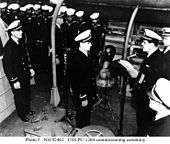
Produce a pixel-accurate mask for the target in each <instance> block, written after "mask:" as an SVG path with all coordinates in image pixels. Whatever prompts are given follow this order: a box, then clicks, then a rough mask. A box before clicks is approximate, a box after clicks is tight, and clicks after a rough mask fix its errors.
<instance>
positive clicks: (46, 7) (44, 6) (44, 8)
mask: <svg viewBox="0 0 170 144" xmlns="http://www.w3.org/2000/svg"><path fill="white" fill-rule="evenodd" d="M42 10H47V11H49V12H51V11H52V10H53V7H51V6H49V5H43V6H42Z"/></svg>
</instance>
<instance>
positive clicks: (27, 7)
mask: <svg viewBox="0 0 170 144" xmlns="http://www.w3.org/2000/svg"><path fill="white" fill-rule="evenodd" d="M25 7H26V9H30V8H33V7H34V6H33V4H27V5H25Z"/></svg>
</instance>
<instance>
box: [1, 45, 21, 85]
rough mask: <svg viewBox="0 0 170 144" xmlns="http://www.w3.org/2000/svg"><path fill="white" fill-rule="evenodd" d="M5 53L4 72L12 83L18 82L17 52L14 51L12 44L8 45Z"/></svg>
mask: <svg viewBox="0 0 170 144" xmlns="http://www.w3.org/2000/svg"><path fill="white" fill-rule="evenodd" d="M4 49H5V52H4V57H3V60H2V61H3V68H4V72H5V74H6V76H7V78H8V80H9V81H10V82H15V81H17V80H18V77H17V71H16V57H17V54H16V50H14V46H13V45H10V44H8V43H7V44H6V46H5V48H4Z"/></svg>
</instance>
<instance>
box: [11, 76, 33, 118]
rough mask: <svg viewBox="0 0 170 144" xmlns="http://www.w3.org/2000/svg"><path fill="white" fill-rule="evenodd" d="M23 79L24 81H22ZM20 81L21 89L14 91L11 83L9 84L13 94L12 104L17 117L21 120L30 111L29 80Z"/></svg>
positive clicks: (26, 78)
mask: <svg viewBox="0 0 170 144" xmlns="http://www.w3.org/2000/svg"><path fill="white" fill-rule="evenodd" d="M24 78H25V79H24ZM24 78H22V79H21V80H20V84H21V88H20V89H14V87H13V83H10V85H11V88H12V92H13V94H14V102H15V107H16V111H17V114H18V116H19V117H20V118H21V119H23V118H25V116H26V114H28V112H29V111H30V102H31V97H30V83H29V78H28V77H24Z"/></svg>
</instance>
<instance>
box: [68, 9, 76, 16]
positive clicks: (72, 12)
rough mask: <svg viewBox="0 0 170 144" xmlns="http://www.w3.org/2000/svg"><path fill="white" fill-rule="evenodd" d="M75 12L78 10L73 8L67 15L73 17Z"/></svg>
mask: <svg viewBox="0 0 170 144" xmlns="http://www.w3.org/2000/svg"><path fill="white" fill-rule="evenodd" d="M75 11H76V10H75V9H73V8H68V9H67V12H66V13H67V15H68V16H72V15H74V13H75Z"/></svg>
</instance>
